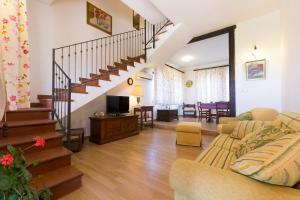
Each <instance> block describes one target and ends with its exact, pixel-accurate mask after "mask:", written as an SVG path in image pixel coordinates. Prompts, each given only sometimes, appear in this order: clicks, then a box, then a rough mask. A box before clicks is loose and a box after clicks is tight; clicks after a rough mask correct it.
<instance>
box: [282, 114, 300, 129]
mask: <svg viewBox="0 0 300 200" xmlns="http://www.w3.org/2000/svg"><path fill="white" fill-rule="evenodd" d="M277 119H279V120H280V121H282V123H283V124H284V125H285V126H286V127H288V128H291V129H293V130H295V131H300V114H299V113H293V112H284V113H280V114H279V115H278V117H277Z"/></svg>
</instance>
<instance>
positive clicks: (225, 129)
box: [217, 122, 237, 134]
mask: <svg viewBox="0 0 300 200" xmlns="http://www.w3.org/2000/svg"><path fill="white" fill-rule="evenodd" d="M236 124H237V123H236V122H230V123H228V124H218V126H217V130H218V133H219V134H231V133H232V132H233V130H234V128H235V127H236Z"/></svg>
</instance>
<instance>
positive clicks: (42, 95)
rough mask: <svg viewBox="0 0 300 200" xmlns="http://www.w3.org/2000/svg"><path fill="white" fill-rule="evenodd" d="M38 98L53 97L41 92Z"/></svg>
mask: <svg viewBox="0 0 300 200" xmlns="http://www.w3.org/2000/svg"><path fill="white" fill-rule="evenodd" d="M38 99H52V95H45V94H39V95H38Z"/></svg>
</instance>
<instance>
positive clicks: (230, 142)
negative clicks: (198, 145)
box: [196, 134, 239, 169]
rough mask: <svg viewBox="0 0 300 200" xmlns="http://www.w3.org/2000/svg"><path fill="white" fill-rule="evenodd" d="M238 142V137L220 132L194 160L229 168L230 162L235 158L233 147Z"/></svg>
mask: <svg viewBox="0 0 300 200" xmlns="http://www.w3.org/2000/svg"><path fill="white" fill-rule="evenodd" d="M238 142H239V140H238V139H234V138H231V137H230V135H227V134H221V135H219V136H218V137H217V138H216V139H215V140H214V141H213V142H212V143H211V145H210V147H209V148H208V149H206V150H205V151H204V152H202V153H201V154H200V155H199V156H198V158H197V159H196V162H198V163H201V164H204V165H209V166H213V167H217V168H220V169H230V164H231V163H232V162H234V161H235V160H236V159H237V158H236V155H235V151H234V149H235V146H237V144H238Z"/></svg>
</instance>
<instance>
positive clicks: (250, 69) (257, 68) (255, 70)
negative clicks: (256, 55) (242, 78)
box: [246, 59, 266, 80]
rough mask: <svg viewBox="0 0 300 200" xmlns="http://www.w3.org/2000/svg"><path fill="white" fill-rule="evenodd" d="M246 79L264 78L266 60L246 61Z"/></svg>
mask: <svg viewBox="0 0 300 200" xmlns="http://www.w3.org/2000/svg"><path fill="white" fill-rule="evenodd" d="M246 77H247V80H264V79H266V60H265V59H264V60H255V61H250V62H246Z"/></svg>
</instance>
